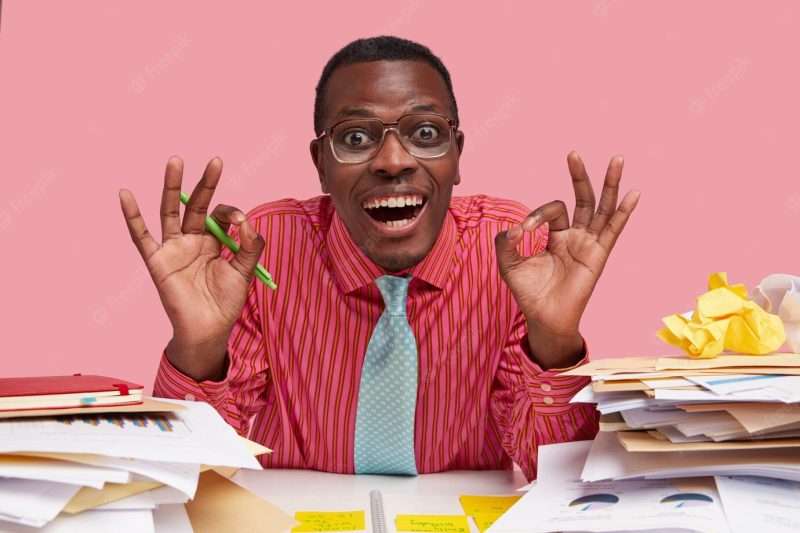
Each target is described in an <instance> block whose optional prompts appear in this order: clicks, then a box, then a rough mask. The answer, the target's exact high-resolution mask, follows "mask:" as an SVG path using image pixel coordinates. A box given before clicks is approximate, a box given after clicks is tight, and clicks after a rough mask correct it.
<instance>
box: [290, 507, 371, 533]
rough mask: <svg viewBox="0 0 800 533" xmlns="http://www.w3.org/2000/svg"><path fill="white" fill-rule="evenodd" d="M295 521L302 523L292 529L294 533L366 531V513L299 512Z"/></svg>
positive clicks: (295, 515)
mask: <svg viewBox="0 0 800 533" xmlns="http://www.w3.org/2000/svg"><path fill="white" fill-rule="evenodd" d="M294 519H295V520H297V521H298V522H300V525H299V526H295V527H293V528H292V533H303V532H306V531H359V530H362V529H366V528H367V525H366V522H365V521H364V511H346V512H322V511H297V512H296V513H294Z"/></svg>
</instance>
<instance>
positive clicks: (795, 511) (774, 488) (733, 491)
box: [716, 476, 800, 533]
mask: <svg viewBox="0 0 800 533" xmlns="http://www.w3.org/2000/svg"><path fill="white" fill-rule="evenodd" d="M716 481H717V489H718V490H719V495H720V498H721V499H722V504H723V506H724V507H725V513H726V514H727V516H728V521H729V523H730V526H731V531H732V532H733V533H753V532H754V531H762V532H767V531H768V532H769V533H789V532H796V531H800V482H797V481H785V480H781V479H772V478H759V477H745V476H735V477H730V476H717V477H716Z"/></svg>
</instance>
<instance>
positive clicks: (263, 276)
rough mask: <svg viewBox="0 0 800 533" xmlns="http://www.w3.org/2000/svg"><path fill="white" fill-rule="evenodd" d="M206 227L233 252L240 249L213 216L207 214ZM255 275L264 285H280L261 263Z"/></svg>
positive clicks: (185, 196)
mask: <svg viewBox="0 0 800 533" xmlns="http://www.w3.org/2000/svg"><path fill="white" fill-rule="evenodd" d="M188 202H189V195H188V194H186V193H185V192H181V203H182V204H183V205H186V204H187V203H188ZM206 229H207V230H208V231H209V232H210V233H211V234H212V235H213V236H214V237H216V238H217V240H218V241H219V242H221V243H222V244H224V245H225V248H227V249H228V250H230V251H231V252H233V253H236V252H238V251H239V243H237V242H236V241H234V240H233V239H231V238H230V237H229V236H228V234H227V233H225V230H223V229H222V228H220V227H219V224H217V222H216V221H215V220H214V219H213V218H211V217H209V216H206ZM255 275H256V277H257V278H258V279H260V280H261V282H262V283H264V285H266V286H267V287H269V288H270V289H272V290H275V289H277V288H278V286H277V285H275V282H274V281H272V274H270V273H269V272H267V270H266V269H265V268H264V267H262V266H261V265H260V264H256V270H255Z"/></svg>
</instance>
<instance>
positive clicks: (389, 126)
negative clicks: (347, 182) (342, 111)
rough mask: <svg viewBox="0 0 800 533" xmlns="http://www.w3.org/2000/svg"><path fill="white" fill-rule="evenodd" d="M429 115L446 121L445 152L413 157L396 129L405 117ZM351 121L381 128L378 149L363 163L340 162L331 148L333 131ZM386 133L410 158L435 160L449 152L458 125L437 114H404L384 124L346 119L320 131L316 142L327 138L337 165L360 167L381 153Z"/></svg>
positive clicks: (373, 118)
mask: <svg viewBox="0 0 800 533" xmlns="http://www.w3.org/2000/svg"><path fill="white" fill-rule="evenodd" d="M431 115H433V116H436V117H441V118H443V119H445V120H446V121H447V125H448V126H449V127H448V129H447V133H448V134H449V135H450V139H449V141H448V145H447V150H445V151H444V152H442V153H441V154H439V155H433V156H418V155H414V154H412V153H411V152H410V151H409V150H408V148H406V145H405V143H404V142H403V137H402V136H401V135H400V131H399V130H398V129H397V127H398V126H399V125H400V121H401V120H403V119H404V118H406V117H429V116H431ZM352 120H372V121H374V122H379V123H380V124H381V125H382V126H383V133H382V134H381V140H380V142H378V148H377V149H376V150H375V154H374V155H373V156H372V157H370V158H369V159H365V160H364V161H342V159H340V158H339V155H338V154H337V153H336V149H335V148H334V147H333V135H332V134H333V130H335V129H336V127H337V126H339V125H341V124H344V123H345V122H350V121H352ZM388 131H393V132H394V133H395V135H397V139H398V140H399V141H400V146H402V147H403V150H405V151H406V152H408V155H410V156H411V157H414V158H416V159H436V158H437V157H442V156H444V155H445V154H447V152H449V151H450V147H451V146H452V145H453V132H454V131H458V123H457V122H456V121H455V120H453V119H451V118H449V117H446V116H445V115H440V114H439V113H406V114H405V115H401V116H400V117H399V118H398V119H397V120H395V121H394V122H384V121H382V120H381V119H379V118H377V117H366V118H362V119H359V118H346V119H344V120H340V121H339V122H336V123H334V124H333V125H331V126H328V127H327V128H325V129H324V130H322V133H320V134H319V135H318V136H317V139H318V140H322V138H323V137H327V138H328V141H329V142H328V144H329V145H330V147H331V153H332V154H333V157H334V159H336V161H338V162H339V163H341V164H343V165H361V164H363V163H368V162H370V161H372V160H373V159H375V158H376V157H377V156H378V154H379V153H380V152H381V148H383V143H384V141H385V140H386V133H387V132H388Z"/></svg>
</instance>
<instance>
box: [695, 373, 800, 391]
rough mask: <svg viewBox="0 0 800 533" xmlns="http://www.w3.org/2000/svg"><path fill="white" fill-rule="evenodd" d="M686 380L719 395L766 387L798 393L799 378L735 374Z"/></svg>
mask: <svg viewBox="0 0 800 533" xmlns="http://www.w3.org/2000/svg"><path fill="white" fill-rule="evenodd" d="M776 370H777V369H776ZM688 379H690V380H691V381H692V382H694V383H696V384H698V385H701V386H703V387H705V388H707V389H708V390H710V391H711V392H713V393H715V394H720V395H725V394H731V393H734V392H745V391H759V390H763V389H765V388H767V387H778V388H782V389H785V390H787V391H795V392H800V376H781V375H775V374H737V375H730V376H690V377H689V378H688Z"/></svg>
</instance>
